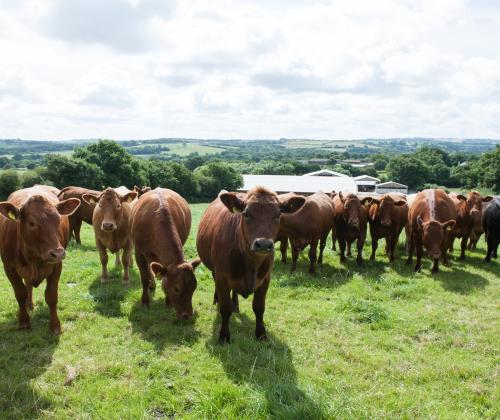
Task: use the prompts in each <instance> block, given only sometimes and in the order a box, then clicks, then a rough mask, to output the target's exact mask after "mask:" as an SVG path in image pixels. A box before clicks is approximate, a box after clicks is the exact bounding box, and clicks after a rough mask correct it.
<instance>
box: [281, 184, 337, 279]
mask: <svg viewBox="0 0 500 420" xmlns="http://www.w3.org/2000/svg"><path fill="white" fill-rule="evenodd" d="M292 197H298V196H297V195H296V194H294V193H288V194H282V195H280V196H279V198H280V199H281V200H289V199H290V198H292ZM332 227H333V204H332V200H331V198H330V196H329V195H327V194H325V193H323V192H317V193H314V194H312V195H310V196H308V197H306V201H305V203H304V205H303V206H302V207H301V208H300V210H298V211H296V212H295V213H290V214H283V215H282V216H281V219H280V229H279V234H278V238H279V239H280V240H281V247H280V250H281V260H282V261H284V260H286V244H287V240H286V239H285V240H282V238H289V239H290V244H291V246H292V271H295V270H296V269H297V259H298V258H299V252H300V251H302V250H303V249H304V248H306V247H307V246H309V273H311V274H313V273H314V272H315V267H316V262H317V263H318V264H322V263H323V251H324V249H325V246H326V239H327V238H328V234H329V233H330V230H331V229H332ZM283 244H285V246H283ZM318 244H319V257H318V256H317V248H318Z"/></svg>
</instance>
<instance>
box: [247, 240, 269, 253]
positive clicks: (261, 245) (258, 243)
mask: <svg viewBox="0 0 500 420" xmlns="http://www.w3.org/2000/svg"><path fill="white" fill-rule="evenodd" d="M273 249H274V241H273V240H272V239H266V238H257V239H256V240H255V241H253V244H252V252H255V253H258V254H269V253H270V252H271V251H272V250H273Z"/></svg>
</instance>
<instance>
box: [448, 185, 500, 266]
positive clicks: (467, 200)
mask: <svg viewBox="0 0 500 420" xmlns="http://www.w3.org/2000/svg"><path fill="white" fill-rule="evenodd" d="M449 196H450V198H451V199H452V200H453V203H454V204H455V207H456V209H457V222H456V224H455V226H454V227H453V229H452V230H451V233H450V251H453V241H454V240H455V238H462V242H461V244H460V245H461V252H460V259H461V260H464V259H465V249H466V248H467V241H468V240H469V237H471V236H472V235H473V232H474V231H477V227H478V226H481V214H482V208H483V203H487V202H489V201H491V200H493V197H492V196H491V195H487V196H486V197H482V196H481V194H480V193H478V192H477V191H471V192H469V193H468V194H467V197H465V196H463V195H462V194H455V193H450V194H449Z"/></svg>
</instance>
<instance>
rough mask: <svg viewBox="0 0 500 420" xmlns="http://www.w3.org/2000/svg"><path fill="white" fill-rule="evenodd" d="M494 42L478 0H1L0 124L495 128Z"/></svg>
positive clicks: (150, 132) (138, 134)
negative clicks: (375, 0) (246, 0)
mask: <svg viewBox="0 0 500 420" xmlns="http://www.w3.org/2000/svg"><path fill="white" fill-rule="evenodd" d="M493 3H494V2H493ZM499 40H500V7H498V6H496V5H495V4H492V2H487V1H485V0H481V1H467V2H465V1H461V0H439V1H436V0H417V1H414V0H379V1H377V2H374V1H371V0H364V1H362V0H358V1H352V0H351V1H348V0H344V1H333V0H332V1H329V0H318V1H314V2H310V1H306V0H303V1H302V0H293V1H284V0H257V1H253V2H244V1H242V0H238V1H237V0H211V1H206V0H189V1H188V0H178V1H173V0H109V1H99V0H47V1H44V2H40V1H37V0H16V1H13V0H0V57H1V61H0V137H24V138H84V137H92V138H95V137H101V136H105V137H110V138H147V137H156V136H185V137H210V138H214V137H215V138H217V137H219V138H221V137H231V138H256V137H259V138H271V137H282V136H287V137H305V136H306V137H321V138H359V137H374V136H383V137H392V136H414V135H415V136H416V135H419V136H438V137H451V136H453V137H455V136H457V137H466V136H472V137H499V131H498V129H499V125H500V123H499V121H500V108H499V106H498V103H500V101H499V98H500V50H499V49H498V48H497V47H496V45H497V44H498V41H499Z"/></svg>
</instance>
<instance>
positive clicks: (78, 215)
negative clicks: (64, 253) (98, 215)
mask: <svg viewBox="0 0 500 420" xmlns="http://www.w3.org/2000/svg"><path fill="white" fill-rule="evenodd" d="M100 193H101V192H100V191H95V190H89V189H87V188H81V187H66V188H63V189H62V190H61V192H60V193H59V195H58V197H59V199H60V200H67V199H68V198H78V199H79V200H80V202H81V204H80V207H78V209H77V210H76V211H75V212H74V213H73V214H72V215H71V216H69V235H70V238H71V237H72V236H73V237H74V238H75V241H76V243H77V244H78V245H80V244H81V243H82V241H81V239H80V230H81V228H82V222H85V223H88V224H89V225H91V224H92V215H93V214H94V208H95V203H87V202H86V201H84V200H83V199H82V197H83V195H84V194H94V195H99V194H100Z"/></svg>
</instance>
